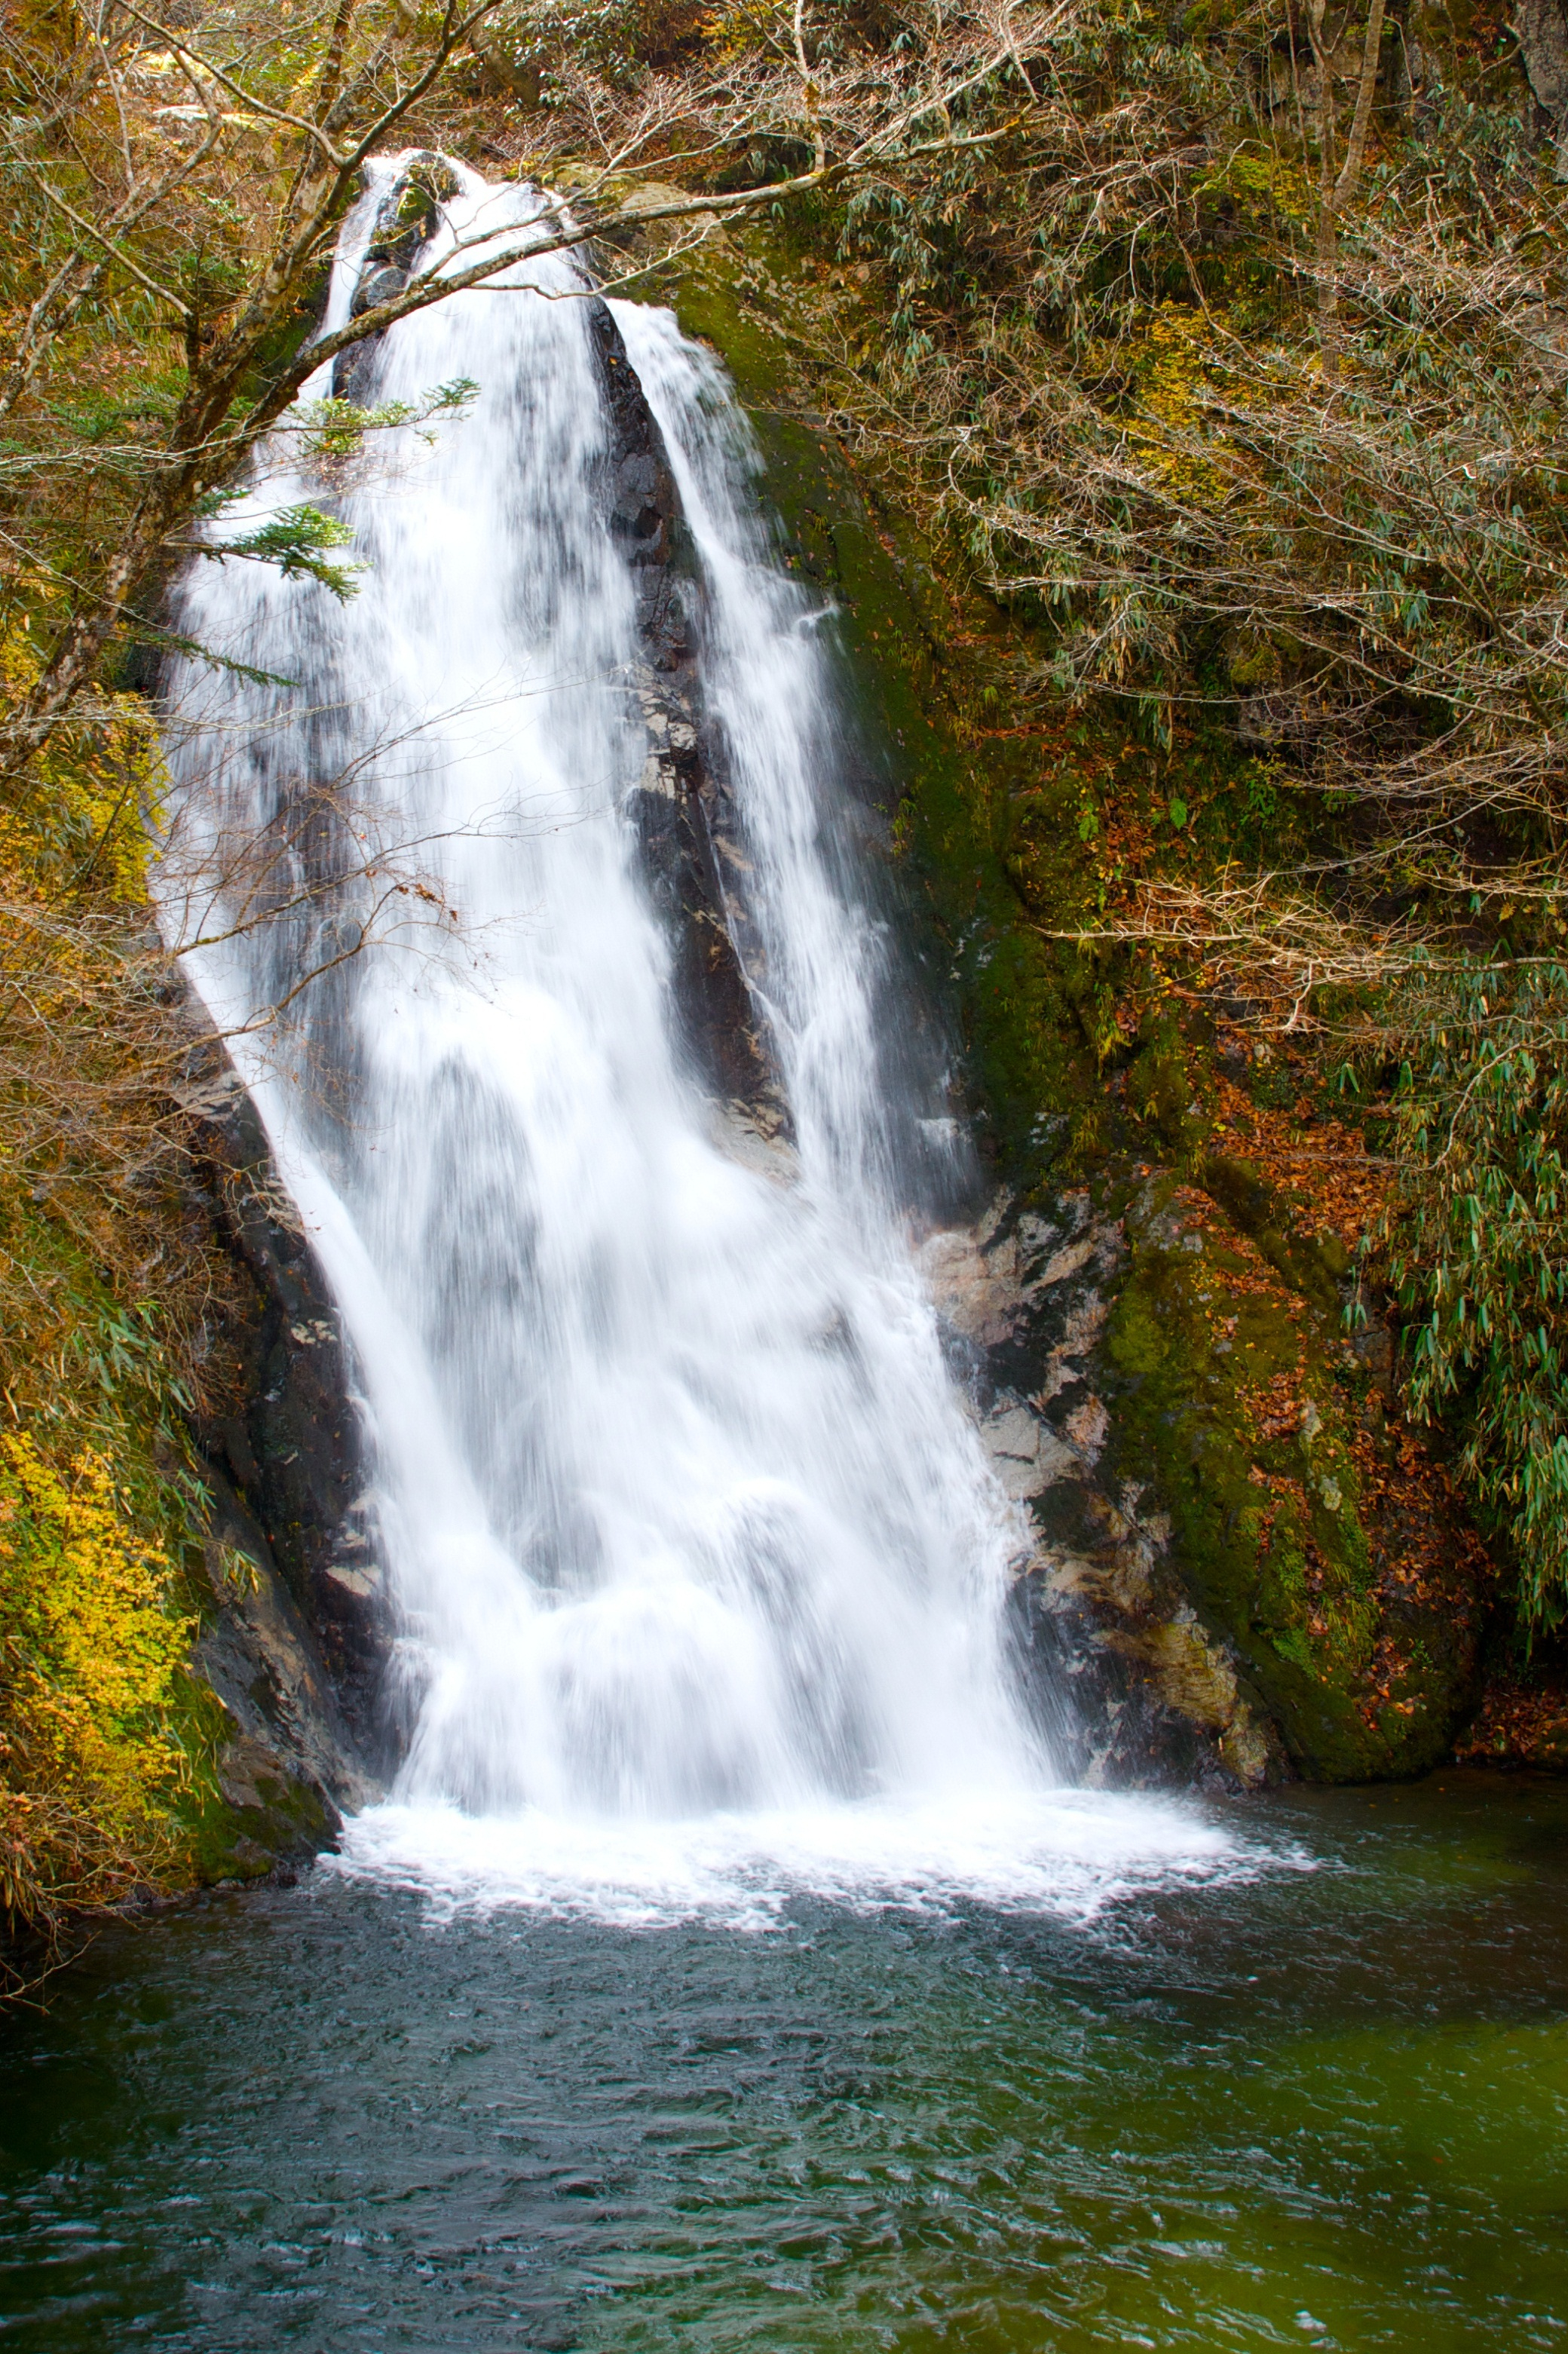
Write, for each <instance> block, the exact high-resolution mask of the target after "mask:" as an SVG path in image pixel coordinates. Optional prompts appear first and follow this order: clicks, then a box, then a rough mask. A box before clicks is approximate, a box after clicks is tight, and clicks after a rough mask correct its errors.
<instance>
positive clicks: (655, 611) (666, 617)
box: [588, 301, 788, 1138]
mask: <svg viewBox="0 0 1568 2354" xmlns="http://www.w3.org/2000/svg"><path fill="white" fill-rule="evenodd" d="M588 332H589V334H590V336H591V338H592V343H593V350H594V356H595V360H596V362H597V365H598V371H599V382H600V384H601V386H602V387H603V391H604V402H605V409H606V413H607V415H608V418H609V426H610V446H609V457H608V460H607V463H606V469H605V473H606V480H605V483H604V488H603V493H602V496H603V500H604V504H605V509H606V512H607V514H608V516H609V527H610V531H611V533H612V534H613V535H614V537H615V539H616V541H617V542H618V544H619V545H620V547H621V548H622V549H623V551H624V553H625V556H626V559H627V562H628V564H629V565H630V568H631V574H632V580H633V584H634V587H635V590H636V597H637V627H638V634H639V636H640V638H641V643H642V653H643V659H642V662H641V663H640V664H639V667H638V671H637V675H636V678H635V680H634V682H633V685H634V692H635V695H636V698H637V703H638V705H639V708H640V712H641V719H642V723H643V726H644V728H645V729H646V733H647V757H646V759H645V761H644V764H643V769H642V775H641V779H640V780H639V782H638V784H637V786H636V787H635V788H634V790H633V792H632V795H631V801H630V814H631V818H632V821H633V822H634V824H635V826H636V828H637V836H638V842H639V845H640V848H641V857H642V868H643V873H644V875H645V876H646V878H647V882H648V887H649V890H650V892H651V894H652V898H653V902H654V905H655V907H657V908H658V909H659V911H660V913H661V914H662V917H663V918H664V920H665V922H666V924H667V925H668V926H669V928H670V933H671V937H672V939H673V944H674V949H675V974H674V984H675V1000H676V1006H677V1010H678V1013H679V1016H680V1020H681V1023H682V1029H683V1037H684V1043H685V1044H686V1047H687V1051H688V1053H689V1054H690V1055H691V1058H692V1062H693V1065H694V1068H695V1070H696V1072H697V1074H698V1076H699V1077H700V1078H701V1079H702V1081H703V1083H704V1084H705V1086H706V1087H709V1088H710V1089H711V1090H712V1091H713V1092H714V1093H715V1095H716V1096H717V1097H718V1098H719V1099H720V1101H721V1102H722V1103H725V1104H726V1105H727V1106H729V1107H731V1108H733V1109H734V1110H735V1111H736V1112H737V1113H738V1114H739V1116H740V1117H741V1119H743V1120H744V1121H745V1123H746V1124H747V1126H748V1127H751V1128H753V1129H756V1130H758V1132H760V1133H761V1134H762V1135H763V1136H764V1137H766V1138H772V1137H776V1136H778V1135H779V1134H780V1133H781V1132H782V1131H783V1130H784V1129H786V1127H787V1123H788V1114H787V1111H786V1108H785V1104H784V1099H783V1096H782V1093H781V1091H780V1089H779V1083H778V1077H777V1073H776V1070H775V1067H774V1065H773V1060H772V1056H771V1055H770V1052H769V1049H768V1040H767V1035H766V1032H765V1029H764V1027H763V1025H762V1023H761V1022H760V1021H759V1019H758V1013H757V1007H756V1003H755V1001H754V999H753V995H752V991H751V986H750V981H748V978H747V975H748V971H749V972H753V973H755V972H758V970H759V967H760V959H761V951H760V948H759V946H758V942H757V939H756V937H755V933H754V931H753V929H752V927H751V926H750V924H749V923H748V921H747V908H746V899H745V876H746V871H747V861H746V856H745V853H744V850H743V848H742V846H741V842H740V831H739V826H738V823H737V822H736V811H735V803H734V799H733V795H732V794H731V791H730V790H729V786H728V783H727V781H726V762H725V755H724V747H723V744H722V742H721V741H720V739H719V737H718V733H717V730H716V729H715V728H714V727H713V726H712V725H711V724H710V723H709V721H708V719H707V717H706V715H705V711H704V707H703V697H702V687H701V680H700V676H699V670H698V652H697V635H698V631H699V628H700V621H701V604H702V587H701V582H700V580H699V578H698V577H697V571H696V566H695V563H694V558H693V555H692V551H691V546H690V541H689V537H688V535H687V532H686V528H685V524H684V520H683V516H682V514H681V506H680V498H679V494H678V493H677V491H676V488H675V480H674V476H673V472H672V471H671V467H670V461H669V455H668V452H667V451H666V450H665V448H664V441H663V437H662V434H661V433H660V430H659V428H658V426H657V424H656V423H655V421H654V419H653V414H652V410H651V409H650V408H649V406H648V402H647V399H646V398H645V397H644V394H643V391H642V387H641V385H640V384H639V383H638V381H637V377H636V375H635V373H634V371H633V369H632V367H631V364H630V360H629V359H628V357H627V354H626V346H625V345H624V343H623V342H622V341H621V336H620V329H619V328H618V327H617V325H616V323H615V320H614V317H613V315H612V314H611V313H610V311H609V309H608V307H607V306H606V305H605V304H604V303H603V302H598V301H594V302H590V304H589V307H588Z"/></svg>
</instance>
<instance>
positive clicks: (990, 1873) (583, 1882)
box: [326, 1790, 1305, 1931]
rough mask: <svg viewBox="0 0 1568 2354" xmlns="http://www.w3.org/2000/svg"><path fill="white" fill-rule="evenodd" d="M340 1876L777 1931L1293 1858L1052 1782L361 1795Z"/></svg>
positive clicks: (1092, 1913)
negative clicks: (560, 1797)
mask: <svg viewBox="0 0 1568 2354" xmlns="http://www.w3.org/2000/svg"><path fill="white" fill-rule="evenodd" d="M326 1861H327V1863H328V1865H329V1867H330V1868H331V1869H333V1870H334V1871H335V1872H339V1873H342V1874H343V1875H344V1876H346V1877H349V1878H353V1879H362V1880H368V1881H371V1882H375V1883H376V1884H377V1885H380V1886H385V1887H391V1888H397V1889H401V1890H404V1891H406V1892H408V1893H415V1894H418V1895H419V1896H422V1897H423V1898H424V1899H425V1900H426V1902H427V1905H428V1907H429V1913H430V1914H431V1916H432V1917H434V1918H435V1919H438V1920H451V1919H457V1918H465V1917H466V1918H481V1919H482V1918H486V1917H489V1916H490V1915H493V1914H503V1913H508V1912H517V1913H522V1914H534V1915H538V1916H542V1917H545V1918H547V1919H556V1920H562V1919H565V1920H578V1919H580V1920H586V1921H594V1922H598V1923H600V1924H602V1925H606V1926H609V1927H616V1928H626V1929H633V1928H636V1929H652V1928H665V1927H671V1926H673V1925H677V1924H681V1923H688V1922H692V1923H700V1924H702V1925H705V1926H708V1927H713V1928H721V1929H736V1930H742V1931H757V1930H769V1929H776V1928H778V1927H779V1926H780V1925H781V1924H782V1923H783V1921H784V1920H785V1918H786V1916H787V1914H788V1911H789V1906H790V1905H791V1904H792V1903H796V1902H798V1901H799V1900H800V1899H817V1900H820V1901H824V1902H828V1903H833V1904H836V1905H842V1906H843V1907H845V1908H846V1909H848V1910H851V1911H854V1912H867V1911H880V1910H884V1909H894V1910H903V1911H917V1912H927V1911H933V1910H935V1911H946V1910H948V1909H949V1908H950V1907H951V1906H953V1905H955V1904H959V1903H980V1904H983V1905H988V1906H991V1907H993V1908H995V1909H997V1910H1000V1911H1005V1912H1023V1913H1030V1914H1047V1915H1049V1916H1051V1917H1053V1918H1055V1919H1058V1920H1061V1921H1065V1922H1069V1923H1075V1924H1078V1925H1088V1924H1090V1923H1092V1922H1093V1921H1095V1920H1096V1919H1097V1918H1098V1917H1099V1916H1100V1915H1102V1914H1104V1913H1106V1912H1107V1909H1109V1908H1111V1907H1114V1906H1116V1905H1118V1903H1123V1902H1124V1901H1125V1900H1126V1899H1128V1898H1129V1897H1133V1896H1137V1895H1139V1894H1140V1893H1148V1892H1152V1891H1155V1890H1159V1889H1166V1888H1171V1887H1177V1886H1194V1887H1195V1886H1203V1887H1213V1886H1218V1885H1232V1884H1235V1883H1236V1882H1243V1881H1248V1880H1252V1879H1255V1877H1256V1876H1257V1875H1258V1874H1259V1872H1264V1871H1272V1870H1278V1869H1281V1868H1300V1867H1301V1866H1302V1864H1303V1863H1304V1861H1305V1859H1304V1858H1303V1857H1302V1856H1300V1855H1299V1854H1298V1853H1297V1852H1296V1851H1295V1850H1290V1851H1285V1850H1279V1851H1275V1850H1272V1849H1270V1848H1267V1847H1265V1846H1263V1845H1261V1844H1259V1843H1257V1842H1255V1841H1254V1840H1247V1839H1243V1838H1239V1837H1237V1836H1236V1835H1235V1834H1234V1832H1233V1831H1231V1830H1229V1829H1225V1828H1224V1826H1223V1825H1221V1824H1218V1823H1216V1822H1214V1821H1213V1820H1211V1819H1206V1818H1205V1817H1204V1815H1203V1814H1202V1811H1201V1810H1200V1809H1199V1808H1196V1807H1193V1806H1190V1805H1186V1804H1181V1803H1178V1802H1175V1801H1172V1800H1169V1799H1160V1798H1150V1797H1133V1796H1121V1795H1112V1794H1107V1793H1103V1792H1091V1791H1076V1790H1059V1791H1052V1792H1025V1791H1015V1792H1012V1793H1011V1794H1008V1795H1005V1796H999V1795H998V1794H997V1793H996V1792H995V1791H994V1790H991V1791H982V1792H976V1793H973V1794H962V1793H959V1794H955V1795H953V1796H952V1797H948V1798H946V1799H938V1800H931V1801H928V1802H927V1803H925V1804H920V1803H915V1802H911V1801H910V1800H908V1799H904V1798H885V1799H872V1800H864V1801H862V1802H860V1803H859V1804H853V1805H842V1804H840V1805H825V1806H819V1807H815V1808H789V1809H778V1810H758V1811H756V1812H752V1813H747V1814H726V1813H716V1814H713V1815H709V1816H705V1817H704V1818H701V1819H695V1820H687V1821H676V1822H635V1821H626V1820H620V1821H613V1820H610V1821H607V1820H605V1819H602V1818H598V1819H595V1818H577V1819H574V1818H572V1817H568V1816H562V1815H558V1814H556V1815H552V1814H546V1813H545V1812H543V1811H540V1810H536V1809H530V1810H526V1811H524V1812H523V1813H521V1814H519V1815H517V1816H516V1817H514V1818H512V1819H498V1818H495V1817H490V1818H478V1817H475V1816H472V1815H467V1814H464V1813H462V1812H461V1810H459V1809H458V1808H452V1807H417V1806H406V1805H388V1806H380V1807H373V1808H368V1809H367V1810H366V1812H365V1813H364V1814H362V1815H360V1816H358V1817H357V1818H356V1819H355V1820H354V1821H353V1822H352V1823H351V1824H350V1825H349V1826H348V1829H347V1834H346V1837H345V1840H344V1848H343V1851H342V1853H341V1854H340V1855H338V1856H336V1857H333V1858H329V1859H327V1860H326Z"/></svg>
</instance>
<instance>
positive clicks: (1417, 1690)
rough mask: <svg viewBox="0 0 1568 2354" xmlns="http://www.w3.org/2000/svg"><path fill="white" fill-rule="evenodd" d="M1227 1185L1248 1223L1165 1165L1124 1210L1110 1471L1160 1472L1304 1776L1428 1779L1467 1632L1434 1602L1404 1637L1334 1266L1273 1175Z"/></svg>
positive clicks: (1176, 1532) (1467, 1669)
mask: <svg viewBox="0 0 1568 2354" xmlns="http://www.w3.org/2000/svg"><path fill="white" fill-rule="evenodd" d="M1218 1190H1219V1191H1220V1193H1221V1194H1222V1196H1224V1194H1225V1193H1230V1194H1231V1195H1232V1196H1233V1197H1234V1198H1237V1200H1238V1206H1239V1208H1240V1211H1241V1213H1242V1214H1243V1215H1250V1216H1251V1218H1252V1220H1253V1222H1254V1223H1255V1234H1254V1235H1248V1234H1247V1233H1246V1232H1245V1231H1244V1230H1243V1228H1242V1226H1241V1225H1239V1224H1238V1223H1235V1222H1234V1221H1233V1220H1232V1218H1230V1217H1228V1216H1226V1215H1224V1214H1223V1211H1222V1209H1221V1204H1220V1203H1219V1202H1217V1201H1216V1200H1214V1199H1213V1197H1212V1196H1211V1195H1206V1194H1202V1193H1198V1192H1197V1190H1196V1189H1195V1188H1183V1187H1181V1186H1178V1185H1177V1183H1176V1182H1175V1181H1174V1180H1173V1179H1171V1178H1169V1177H1168V1178H1165V1179H1163V1180H1160V1181H1158V1182H1150V1184H1148V1185H1147V1186H1145V1188H1144V1189H1143V1190H1142V1192H1141V1193H1140V1194H1139V1196H1138V1197H1137V1199H1136V1200H1135V1201H1134V1203H1133V1204H1131V1206H1130V1208H1129V1211H1128V1240H1129V1243H1130V1245H1131V1250H1130V1256H1129V1262H1128V1275H1127V1278H1126V1281H1125V1283H1124V1284H1123V1287H1122V1289H1121V1291H1120V1294H1119V1297H1118V1301H1117V1304H1116V1307H1115V1310H1114V1311H1113V1314H1112V1317H1111V1320H1110V1323H1109V1327H1108V1329H1107V1336H1106V1356H1107V1368H1108V1378H1109V1380H1110V1382H1111V1383H1112V1384H1114V1394H1108V1395H1107V1403H1108V1404H1109V1405H1111V1407H1112V1416H1113V1437H1112V1441H1111V1446H1110V1447H1109V1448H1108V1449H1107V1469H1109V1471H1110V1473H1111V1476H1112V1477H1113V1478H1115V1477H1116V1476H1118V1474H1119V1475H1121V1476H1124V1477H1126V1478H1128V1479H1132V1480H1135V1481H1137V1482H1139V1484H1140V1485H1141V1484H1146V1483H1147V1482H1148V1481H1149V1479H1150V1474H1151V1473H1152V1474H1153V1476H1154V1478H1155V1479H1156V1480H1157V1482H1158V1487H1159V1491H1160V1496H1161V1498H1162V1500H1163V1502H1164V1505H1165V1508H1166V1510H1167V1511H1169V1513H1170V1515H1171V1523H1172V1533H1173V1542H1174V1546H1175V1550H1176V1553H1177V1556H1178V1558H1179V1561H1180V1564H1181V1571H1182V1575H1183V1580H1184V1583H1185V1585H1186V1586H1187V1588H1188V1591H1189V1592H1190V1593H1191V1595H1192V1599H1193V1601H1194V1603H1195V1604H1196V1606H1198V1607H1199V1608H1200V1609H1201V1611H1202V1613H1203V1614H1204V1616H1205V1617H1207V1618H1208V1619H1209V1621H1210V1622H1211V1623H1212V1624H1213V1625H1214V1626H1215V1627H1216V1628H1219V1629H1220V1630H1221V1631H1222V1632H1223V1633H1224V1635H1225V1636H1227V1637H1228V1638H1230V1640H1231V1642H1232V1643H1233V1644H1234V1647H1235V1649H1236V1653H1237V1655H1238V1656H1239V1658H1240V1659H1241V1660H1242V1662H1243V1664H1244V1667H1245V1673H1246V1675H1247V1677H1248V1680H1249V1681H1250V1682H1251V1683H1252V1685H1253V1686H1254V1687H1255V1690H1256V1691H1258V1692H1259V1693H1260V1694H1261V1696H1262V1698H1263V1700H1264V1701H1265V1702H1266V1705H1267V1707H1268V1709H1269V1710H1270V1712H1272V1714H1273V1716H1274V1717H1275V1720H1276V1722H1277V1724H1278V1725H1279V1728H1280V1731H1281V1733H1282V1734H1283V1737H1284V1739H1285V1743H1286V1745H1287V1749H1288V1751H1289V1753H1290V1755H1291V1757H1292V1760H1293V1761H1294V1763H1295V1764H1296V1765H1297V1767H1298V1770H1299V1771H1300V1772H1302V1773H1303V1774H1305V1775H1307V1776H1308V1777H1309V1778H1310V1779H1312V1780H1315V1781H1325V1782H1352V1781H1365V1780H1375V1779H1382V1778H1385V1777H1388V1776H1399V1775H1404V1774H1417V1773H1421V1772H1424V1771H1425V1770H1426V1768H1428V1767H1429V1766H1431V1765H1435V1764H1436V1762H1437V1760H1438V1759H1439V1758H1440V1757H1441V1756H1443V1755H1445V1754H1446V1750H1447V1747H1448V1744H1449V1741H1450V1739H1451V1737H1452V1733H1453V1728H1454V1724H1455V1722H1456V1719H1457V1716H1458V1715H1459V1714H1460V1713H1461V1712H1462V1709H1463V1706H1464V1702H1465V1700H1466V1697H1467V1691H1468V1689H1469V1684H1470V1681H1471V1678H1472V1675H1473V1671H1474V1659H1475V1642H1474V1636H1473V1631H1472V1630H1471V1628H1469V1627H1467V1625H1465V1624H1464V1623H1462V1622H1459V1621H1456V1619H1455V1618H1454V1617H1453V1615H1452V1614H1451V1613H1449V1612H1448V1611H1447V1610H1446V1609H1445V1608H1444V1607H1443V1606H1442V1602H1441V1598H1440V1597H1438V1598H1436V1600H1435V1604H1434V1606H1433V1607H1432V1608H1430V1609H1429V1610H1427V1611H1425V1613H1424V1614H1423V1617H1422V1623H1421V1624H1420V1627H1419V1629H1418V1630H1413V1629H1412V1628H1409V1627H1408V1626H1405V1625H1404V1624H1403V1623H1402V1625H1401V1628H1400V1629H1399V1632H1398V1638H1397V1639H1396V1637H1395V1633H1394V1631H1393V1628H1392V1627H1391V1622H1390V1616H1389V1610H1388V1606H1387V1601H1386V1597H1385V1596H1384V1594H1383V1589H1382V1586H1381V1585H1380V1581H1379V1579H1378V1577H1377V1575H1375V1574H1374V1565H1373V1562H1372V1551H1371V1547H1370V1546H1369V1539H1368V1528H1367V1525H1366V1520H1365V1515H1364V1511H1363V1477H1362V1468H1361V1465H1362V1459H1363V1458H1364V1457H1365V1452H1366V1449H1365V1445H1364V1441H1363V1442H1361V1444H1358V1438H1359V1430H1358V1425H1357V1422H1356V1419H1355V1413H1354V1408H1355V1405H1356V1396H1355V1391H1354V1388H1353V1386H1352V1385H1351V1383H1350V1381H1349V1378H1348V1375H1347V1372H1346V1367H1345V1363H1344V1351H1343V1348H1342V1346H1341V1344H1340V1337H1339V1332H1338V1327H1337V1318H1336V1317H1334V1316H1332V1315H1330V1313H1329V1312H1328V1311H1327V1310H1325V1307H1324V1305H1323V1304H1322V1288H1323V1286H1324V1285H1325V1284H1327V1283H1329V1281H1330V1278H1329V1276H1328V1272H1327V1269H1326V1267H1324V1265H1323V1264H1322V1263H1321V1261H1319V1260H1315V1259H1313V1258H1312V1257H1311V1256H1310V1253H1309V1251H1308V1249H1307V1247H1306V1246H1305V1245H1304V1243H1303V1241H1302V1239H1301V1238H1299V1237H1298V1236H1295V1235H1292V1234H1291V1233H1290V1232H1289V1231H1288V1228H1287V1225H1286V1224H1285V1222H1284V1221H1283V1219H1282V1217H1281V1215H1280V1214H1279V1212H1278V1210H1277V1206H1276V1205H1275V1204H1274V1203H1273V1200H1272V1197H1270V1196H1269V1195H1268V1194H1267V1189H1266V1188H1264V1187H1262V1186H1261V1183H1260V1182H1258V1183H1256V1184H1255V1185H1253V1186H1251V1187H1244V1186H1243V1185H1242V1181H1241V1179H1240V1178H1239V1177H1238V1175H1237V1172H1236V1171H1235V1170H1234V1169H1225V1170H1223V1171H1221V1172H1219V1178H1218ZM1298 1277H1299V1279H1298ZM1334 1306H1335V1308H1336V1309H1337V1307H1338V1299H1337V1295H1336V1297H1335V1299H1334Z"/></svg>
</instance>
